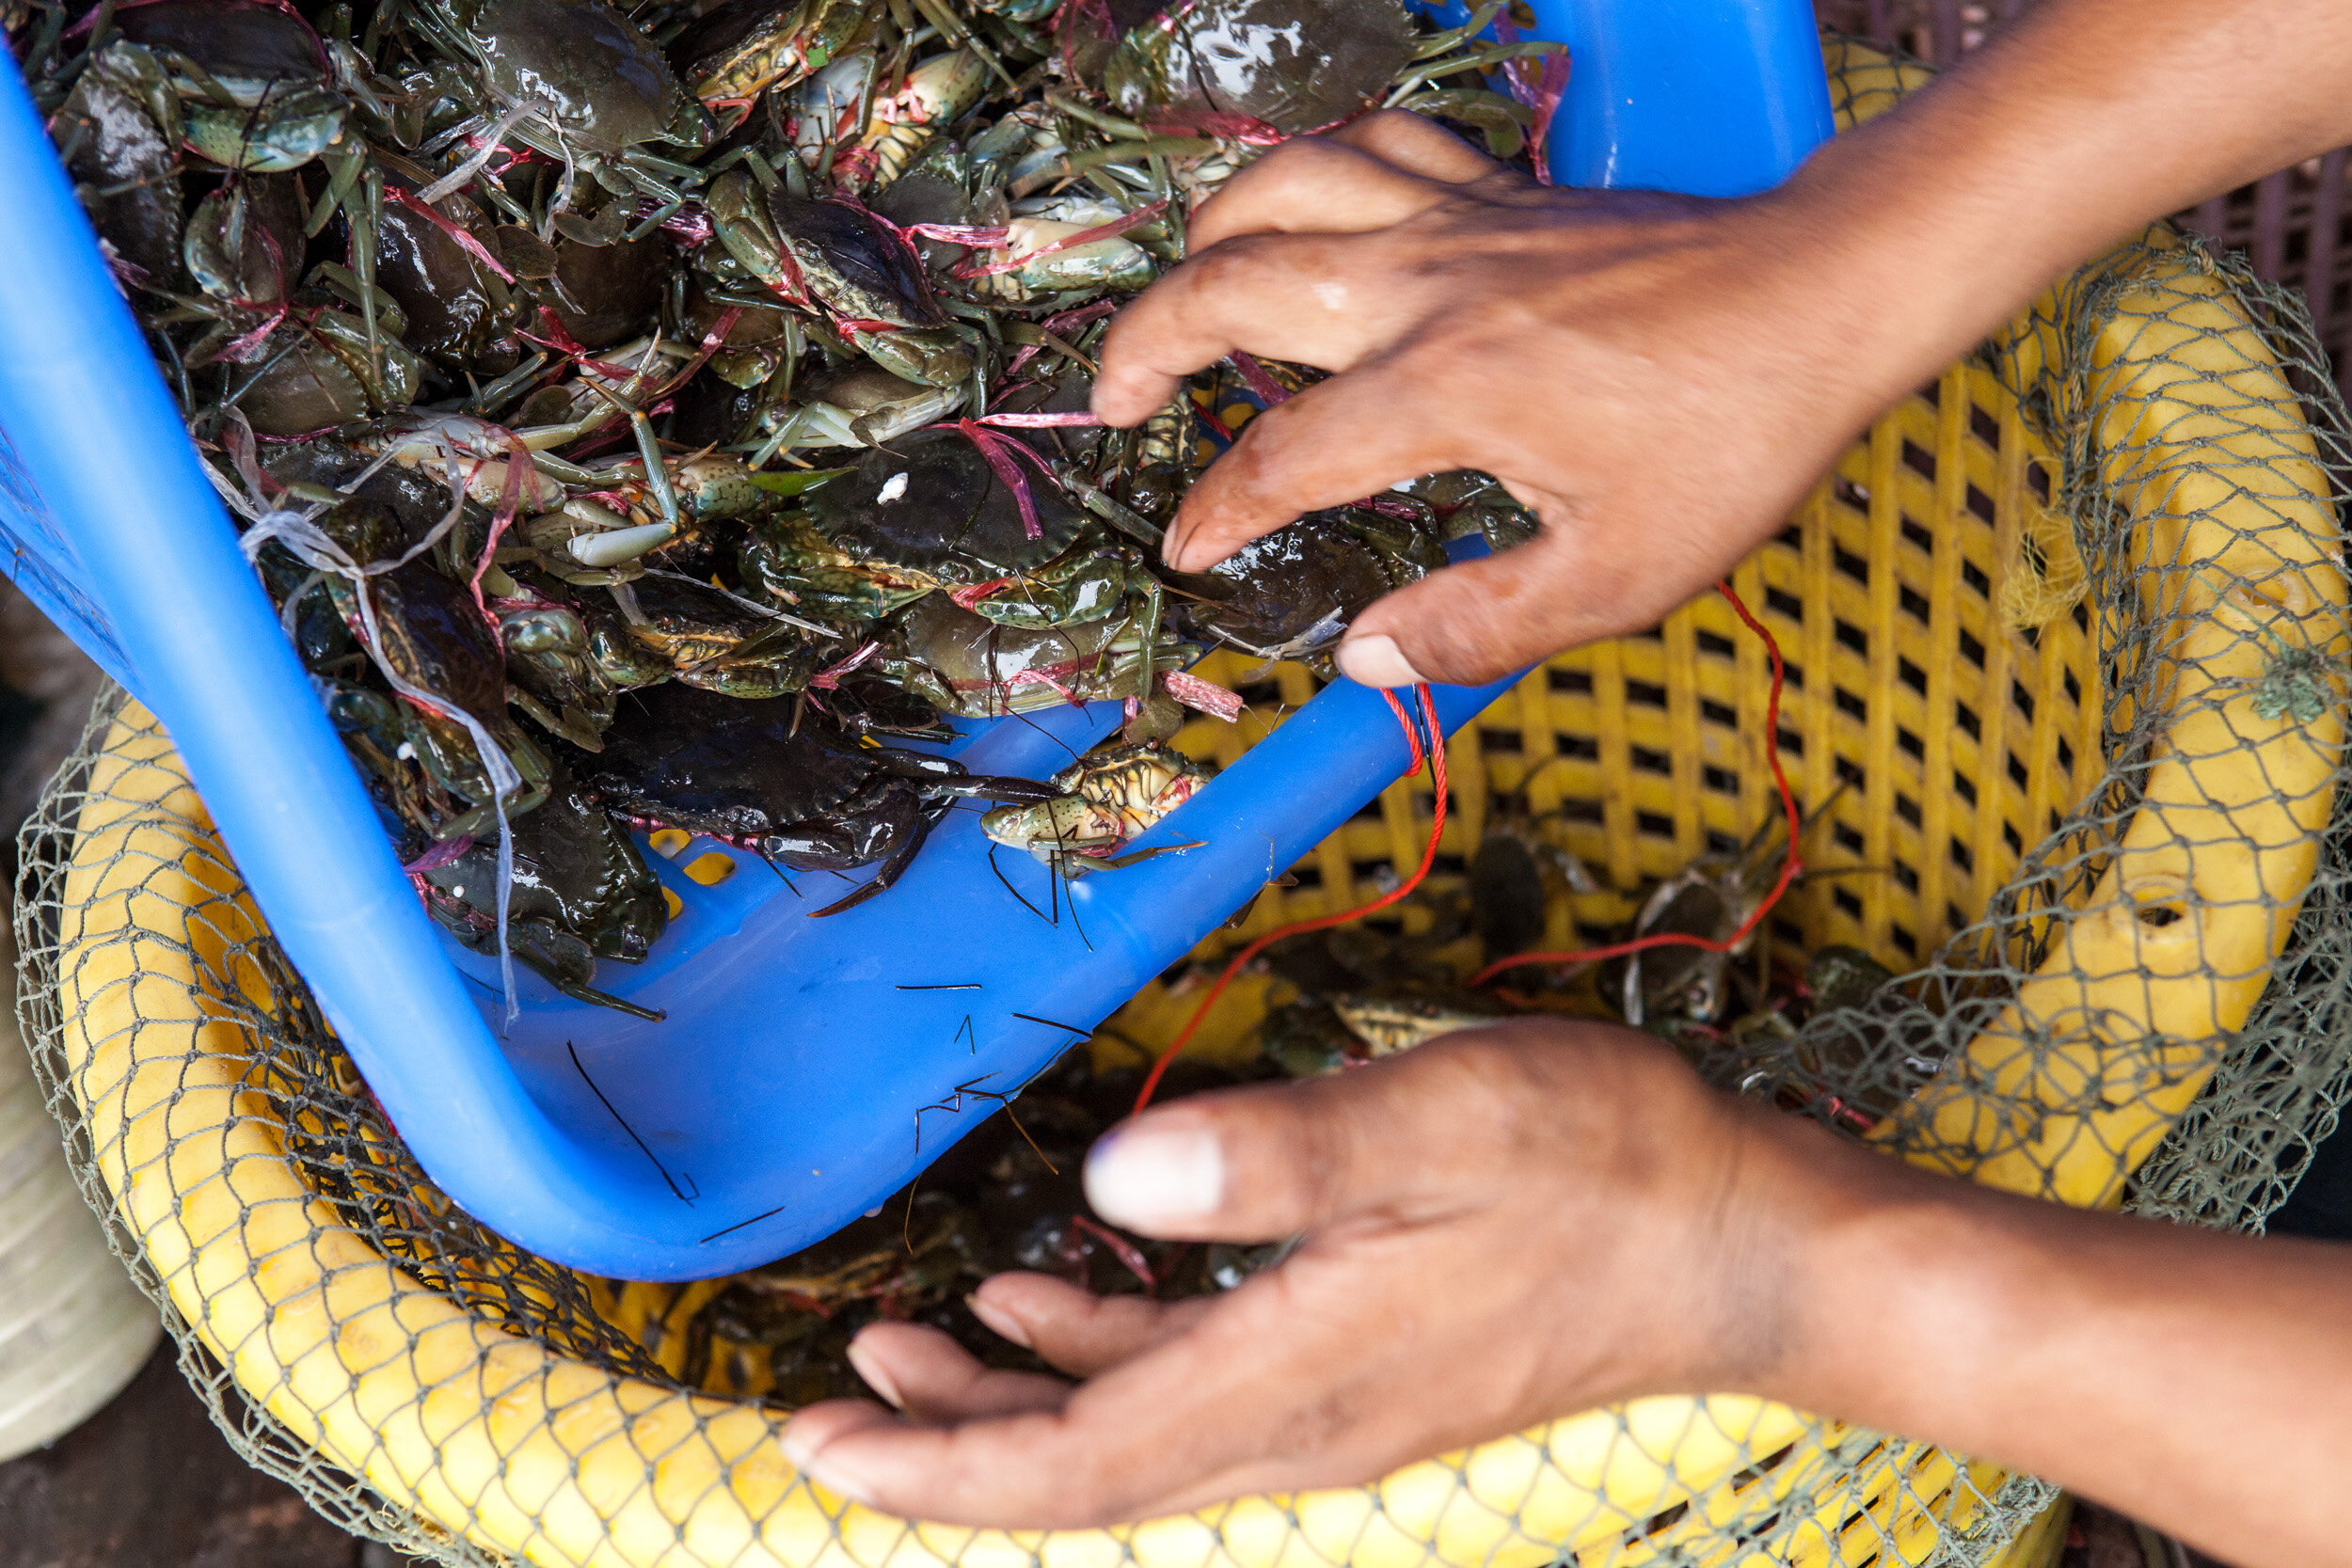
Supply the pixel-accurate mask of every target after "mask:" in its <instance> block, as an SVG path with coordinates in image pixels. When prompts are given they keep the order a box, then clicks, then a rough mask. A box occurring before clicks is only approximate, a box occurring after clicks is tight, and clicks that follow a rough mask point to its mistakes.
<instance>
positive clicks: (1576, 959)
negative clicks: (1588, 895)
mask: <svg viewBox="0 0 2352 1568" xmlns="http://www.w3.org/2000/svg"><path fill="white" fill-rule="evenodd" d="M1715 588H1716V591H1717V592H1718V593H1720V594H1723V596H1724V598H1726V599H1729V600H1730V601H1731V608H1732V609H1733V610H1736V611H1738V612H1739V616H1740V620H1741V621H1743V622H1745V623H1746V624H1747V627H1748V629H1749V630H1750V631H1752V632H1754V633H1756V636H1758V637H1760V638H1762V639H1763V640H1764V651H1765V653H1766V654H1768V655H1769V656H1771V658H1772V697H1771V699H1770V700H1769V701H1768V702H1767V703H1766V704H1765V706H1764V759H1765V761H1767V762H1768V763H1770V764H1771V765H1772V784H1773V785H1774V786H1775V787H1777V788H1778V789H1779V791H1780V804H1781V809H1782V811H1784V812H1785V813H1787V814H1788V859H1787V860H1785V861H1783V862H1782V863H1781V867H1780V879H1779V880H1778V881H1776V882H1774V883H1773V884H1772V892H1771V893H1769V894H1767V895H1765V896H1764V901H1763V902H1762V903H1760V904H1758V905H1756V911H1755V912H1754V913H1752V914H1750V915H1749V916H1748V918H1747V919H1746V920H1744V921H1742V922H1741V923H1740V928H1739V929H1738V930H1736V931H1734V932H1732V933H1731V935H1730V936H1728V937H1725V938H1724V940H1723V941H1721V942H1714V941H1710V940H1709V939H1708V938H1706V937H1697V936H1690V935H1687V934H1686V933H1684V932H1680V931H1661V932H1660V933H1659V934H1658V935H1656V936H1649V937H1637V938H1635V939H1634V940H1632V941H1631V942H1612V943H1610V944H1609V945H1608V946H1606V947H1587V948H1583V949H1581V950H1580V951H1577V952H1574V953H1521V954H1518V955H1517V956H1516V957H1513V958H1498V959H1496V960H1495V961H1494V962H1493V963H1490V964H1488V965H1487V966H1486V968H1484V969H1482V970H1480V971H1479V972H1478V973H1477V974H1473V975H1471V976H1470V984H1471V985H1473V986H1483V985H1485V984H1486V982H1487V981H1488V980H1491V979H1493V978H1494V977H1495V976H1496V975H1498V974H1502V972H1503V971H1504V970H1506V969H1516V968H1518V966H1519V965H1521V964H1580V963H1598V962H1600V961H1601V960H1602V959H1604V958H1623V957H1625V956H1626V955H1627V954H1629V953H1642V952H1646V951H1647V950H1649V949H1650V948H1653V947H1697V948H1701V949H1704V950H1705V951H1707V952H1709V953H1729V952H1731V951H1733V950H1734V949H1736V948H1738V947H1739V945H1740V943H1741V942H1745V941H1747V940H1748V935H1749V933H1750V932H1752V931H1754V930H1755V929H1756V927H1757V926H1759V925H1761V924H1762V923H1763V920H1764V917H1765V915H1767V914H1769V913H1771V912H1772V906H1773V905H1774V904H1777V903H1779V902H1780V898H1781V895H1783V894H1785V893H1787V892H1788V885H1789V884H1790V883H1791V882H1793V881H1795V880H1796V879H1797V877H1798V875H1799V874H1800V873H1801V872H1803V871H1804V863H1802V862H1800V861H1799V860H1798V858H1797V830H1798V829H1799V827H1801V826H1802V825H1803V818H1802V817H1800V816H1798V813H1797V797H1796V795H1795V793H1794V792H1793V791H1792V790H1790V789H1789V787H1788V774H1787V773H1785V772H1783V771H1782V770H1781V766H1780V688H1781V679H1782V674H1783V672H1782V668H1781V662H1780V644H1779V643H1778V642H1776V641H1773V640H1772V633H1771V632H1769V631H1766V630H1765V629H1764V625H1763V623H1762V622H1760V621H1758V620H1757V619H1756V617H1755V616H1754V615H1752V614H1750V613H1749V612H1748V607H1747V606H1746V605H1744V604H1741V603H1740V595H1739V594H1735V593H1733V592H1732V591H1731V584H1730V583H1729V582H1719V583H1717V584H1716V585H1715Z"/></svg>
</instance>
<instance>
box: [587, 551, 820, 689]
mask: <svg viewBox="0 0 2352 1568" xmlns="http://www.w3.org/2000/svg"><path fill="white" fill-rule="evenodd" d="M612 604H613V607H614V608H613V610H612V611H610V612H608V611H606V610H590V611H589V612H588V613H587V615H586V617H585V619H586V621H587V624H588V656H589V658H590V660H591V661H592V662H593V663H594V664H595V665H596V672H597V673H598V674H599V675H601V676H602V677H603V678H604V680H605V681H606V682H607V683H608V684H609V685H611V686H612V687H613V688H614V689H620V690H628V689H634V688H637V687H645V686H656V685H660V683H662V682H664V681H669V680H677V681H682V682H684V683H685V684H686V685H688V686H693V687H700V688H701V689H704V690H706V691H716V692H718V693H719V694H721V695H722V696H727V697H752V698H757V697H781V696H784V695H786V694H787V693H790V692H794V691H800V690H803V689H805V688H806V687H807V685H808V683H809V678H810V677H811V676H813V675H815V674H816V673H817V671H818V665H819V663H820V660H819V659H818V653H817V649H816V646H815V644H814V643H812V642H811V641H809V637H808V633H807V631H806V630H805V629H804V628H805V626H807V623H806V622H801V621H797V620H786V619H782V618H779V617H778V616H777V615H776V614H775V613H774V612H773V611H771V610H766V609H764V608H762V607H761V606H758V605H755V604H754V603H753V602H752V601H750V600H749V599H744V598H740V597H739V596H737V595H736V594H730V593H727V592H726V591H725V590H723V589H719V588H713V587H711V586H710V585H709V584H708V583H705V582H697V581H695V580H694V579H693V578H686V577H678V576H673V575H671V574H669V573H658V574H653V575H649V576H647V577H645V578H642V579H640V580H639V581H637V582H634V583H629V584H624V585H620V586H617V587H615V588H614V589H613V590H612Z"/></svg>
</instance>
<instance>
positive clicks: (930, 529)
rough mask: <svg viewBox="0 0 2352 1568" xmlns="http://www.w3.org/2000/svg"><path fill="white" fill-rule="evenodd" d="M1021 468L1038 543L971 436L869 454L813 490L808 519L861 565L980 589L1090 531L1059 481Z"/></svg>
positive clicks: (915, 438) (905, 443) (925, 433)
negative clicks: (1029, 534)
mask: <svg viewBox="0 0 2352 1568" xmlns="http://www.w3.org/2000/svg"><path fill="white" fill-rule="evenodd" d="M1009 438H1010V439H1018V437H1009ZM1012 461H1014V462H1016V463H1020V462H1021V460H1020V459H1018V458H1014V459H1012ZM1022 470H1023V478H1024V480H1025V483H1027V484H1028V486H1029V495H1030V501H1031V505H1032V506H1033V507H1034V509H1035V511H1036V515H1037V521H1038V530H1039V536H1038V537H1037V538H1035V539H1032V538H1030V537H1028V531H1027V528H1026V526H1025V523H1024V521H1023V519H1022V515H1021V508H1020V503H1019V502H1018V501H1017V500H1016V499H1014V496H1013V493H1012V491H1011V489H1010V488H1009V487H1008V486H1007V485H1006V484H1005V483H1004V481H1003V480H1002V479H1000V478H999V477H998V475H997V473H996V470H995V469H994V468H993V467H990V465H989V461H988V458H987V457H986V455H984V454H983V453H982V452H981V451H980V449H979V448H978V447H977V445H975V444H974V442H973V440H972V438H971V437H969V436H965V435H964V434H962V433H961V431H956V430H945V429H936V428H934V429H929V430H918V431H914V432H913V433H911V434H909V435H907V436H902V437H900V438H899V439H898V441H896V442H894V443H893V444H892V448H891V449H890V450H888V451H884V450H881V449H876V450H874V451H868V452H866V454H865V455H864V456H862V457H860V458H859V459H858V463H857V467H856V469H855V470H854V471H853V472H850V473H847V474H844V475H842V476H841V477H840V478H839V479H836V480H834V481H832V482H831V483H827V484H823V485H820V486H818V488H816V489H814V490H811V491H810V492H809V493H808V501H807V504H808V515H809V521H810V522H811V523H813V524H815V525H816V528H817V531H818V532H819V533H821V534H823V535H824V536H825V537H826V538H827V539H828V540H830V541H831V542H832V543H833V545H834V546H835V547H836V548H838V549H840V550H841V551H842V552H844V553H845V554H847V555H849V556H850V557H851V558H852V559H854V560H857V561H861V562H867V563H869V564H872V565H876V566H881V567H884V568H890V567H897V568H901V569H903V570H904V571H905V572H907V573H909V574H920V575H921V576H923V577H927V578H933V579H935V580H937V581H939V582H943V583H946V584H947V585H948V586H949V587H952V588H967V587H972V586H975V585H977V584H979V583H983V582H991V581H993V580H995V579H996V578H1008V577H1015V576H1018V575H1020V574H1021V573H1023V572H1028V571H1035V570H1037V569H1038V568H1040V567H1042V566H1043V565H1045V563H1046V562H1050V561H1052V560H1054V559H1055V558H1056V557H1057V556H1058V555H1060V554H1061V553H1062V552H1063V551H1064V550H1067V549H1068V548H1070V546H1073V545H1074V544H1076V543H1077V542H1078V540H1079V538H1080V536H1081V535H1082V534H1084V533H1085V532H1087V531H1088V527H1089V525H1088V522H1087V518H1086V515H1085V514H1084V513H1082V512H1080V511H1079V510H1078V509H1077V508H1076V507H1075V506H1073V505H1072V504H1071V503H1070V502H1069V501H1068V500H1067V499H1065V498H1064V497H1063V496H1062V494H1061V492H1060V490H1059V489H1058V488H1057V487H1056V486H1055V485H1054V484H1053V483H1052V482H1051V481H1049V480H1047V479H1046V478H1044V476H1043V475H1041V474H1040V473H1038V472H1037V471H1036V469H1035V468H1033V467H1029V466H1028V465H1027V464H1025V463H1022Z"/></svg>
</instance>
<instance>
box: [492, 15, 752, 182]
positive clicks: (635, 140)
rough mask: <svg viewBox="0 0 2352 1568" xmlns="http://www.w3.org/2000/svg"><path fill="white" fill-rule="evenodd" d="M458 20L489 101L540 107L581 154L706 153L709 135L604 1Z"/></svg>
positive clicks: (655, 56)
mask: <svg viewBox="0 0 2352 1568" xmlns="http://www.w3.org/2000/svg"><path fill="white" fill-rule="evenodd" d="M461 17H462V19H463V21H464V22H465V25H466V31H467V33H468V35H469V38H470V40H471V42H472V45H473V49H474V52H475V54H476V55H477V56H478V57H479V58H480V60H481V63H482V84H483V86H484V87H486V88H487V89H488V90H489V92H490V94H491V96H492V97H494V98H496V99H498V100H499V101H500V102H501V103H508V104H515V103H543V104H546V105H547V106H548V112H549V117H550V118H551V119H553V120H554V122H555V123H556V125H557V126H558V127H560V128H561V130H562V132H563V134H564V137H565V138H566V139H567V140H568V141H570V142H574V143H577V144H578V145H579V146H580V148H581V149H583V150H587V151H590V152H595V153H603V154H612V153H617V152H619V151H621V150H624V149H626V148H630V147H636V146H639V145H641V144H643V143H645V142H670V143H673V144H675V145H676V146H679V147H688V148H694V147H707V146H708V145H709V144H710V142H711V140H712V138H713V137H715V136H716V135H718V126H717V125H716V123H714V122H713V121H712V119H711V118H710V114H709V111H707V110H706V109H705V108H704V107H703V106H702V104H701V103H698V102H696V100H695V98H694V96H693V95H692V94H691V93H690V92H688V91H687V90H686V89H685V87H681V86H680V85H679V84H678V79H677V77H676V76H675V74H674V73H672V71H671V70H670V62H669V61H668V60H666V59H664V58H663V57H662V55H661V51H660V50H659V49H657V48H655V47H654V44H653V40H650V39H648V38H647V37H646V36H645V35H644V33H643V32H641V31H639V30H638V29H637V27H636V26H635V25H634V24H631V23H630V22H629V20H628V18H627V17H626V16H623V15H622V14H621V13H620V12H619V11H618V10H616V9H614V8H612V6H610V5H608V4H606V0H480V3H479V4H478V5H472V6H468V7H464V8H461Z"/></svg>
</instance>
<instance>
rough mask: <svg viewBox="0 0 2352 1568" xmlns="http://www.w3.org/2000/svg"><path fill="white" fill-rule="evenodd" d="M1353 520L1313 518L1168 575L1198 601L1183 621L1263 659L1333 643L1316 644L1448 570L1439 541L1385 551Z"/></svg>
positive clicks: (1345, 515)
mask: <svg viewBox="0 0 2352 1568" xmlns="http://www.w3.org/2000/svg"><path fill="white" fill-rule="evenodd" d="M1350 520H1351V514H1350V509H1348V508H1344V507H1341V508H1334V509H1332V510H1330V511H1327V512H1311V513H1309V514H1307V515H1305V516H1304V517H1301V518H1299V519H1298V521H1296V522H1295V523H1292V524H1290V525H1288V526H1287V527H1284V528H1279V529H1277V530H1275V531H1273V532H1272V533H1269V534H1266V535H1264V536H1263V537H1262V538H1258V539H1253V540H1251V541H1250V542H1249V543H1248V544H1247V545H1245V546H1242V547H1241V548H1240V549H1238V550H1236V551H1234V552H1233V553H1232V555H1231V556H1228V557H1227V558H1226V559H1225V560H1223V561H1220V562H1217V563H1216V565H1215V566H1213V567H1211V568H1210V569H1209V570H1208V571H1206V572H1200V573H1174V572H1171V573H1167V574H1164V576H1165V578H1166V580H1167V581H1168V582H1169V583H1170V584H1171V585H1173V586H1174V587H1175V588H1177V589H1178V590H1180V591H1182V592H1184V593H1185V594H1193V595H1196V597H1195V598H1193V599H1192V600H1190V601H1188V602H1187V603H1186V604H1185V606H1184V613H1185V616H1186V618H1187V619H1188V620H1189V621H1190V622H1191V624H1192V625H1193V626H1197V627H1199V628H1200V630H1201V631H1202V632H1204V633H1206V634H1207V635H1209V636H1210V637H1211V638H1212V639H1213V640H1222V641H1231V642H1232V643H1234V644H1236V645H1238V646H1240V647H1242V648H1244V649H1247V650H1248V651H1251V652H1257V653H1266V652H1271V651H1272V650H1274V649H1277V648H1286V649H1288V648H1291V647H1292V645H1293V644H1295V643H1297V642H1298V641H1299V640H1301V639H1303V638H1309V637H1310V636H1311V634H1313V633H1314V632H1315V631H1316V629H1317V628H1318V627H1326V626H1327V627H1328V628H1329V633H1328V636H1327V637H1322V638H1316V639H1315V640H1314V645H1318V646H1319V645H1320V644H1321V642H1323V641H1329V639H1330V638H1332V637H1336V636H1337V635H1338V633H1339V628H1340V627H1342V626H1345V625H1346V624H1347V623H1348V622H1350V621H1353V620H1354V619H1355V618H1356V617H1357V616H1358V615H1359V614H1360V613H1362V611H1363V610H1364V608H1365V607H1366V606H1368V605H1370V604H1371V603H1372V602H1373V600H1375V599H1377V598H1379V597H1381V596H1382V595H1383V594H1388V593H1390V592H1391V590H1393V589H1396V588H1399V587H1402V586H1404V584H1406V583H1407V582H1410V581H1413V580H1415V579H1416V578H1420V577H1421V576H1422V574H1423V573H1425V572H1427V571H1430V570H1432V569H1434V568H1436V567H1438V566H1442V565H1443V564H1444V563H1445V556H1444V552H1443V550H1442V549H1440V548H1439V547H1438V546H1437V545H1436V543H1435V541H1434V540H1430V541H1427V542H1426V543H1425V545H1424V544H1423V542H1422V541H1421V540H1420V539H1419V538H1418V537H1416V539H1415V540H1414V541H1413V543H1412V544H1411V545H1408V546H1406V547H1405V548H1403V549H1394V548H1391V549H1387V550H1383V549H1379V548H1375V547H1374V546H1372V545H1370V544H1367V543H1366V542H1365V540H1364V539H1363V538H1362V537H1361V536H1360V535H1359V531H1358V530H1357V529H1355V528H1353V527H1351V526H1349V524H1350ZM1293 651H1295V652H1311V651H1312V650H1311V647H1299V648H1296V649H1294V650H1293Z"/></svg>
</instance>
